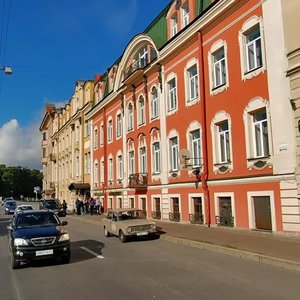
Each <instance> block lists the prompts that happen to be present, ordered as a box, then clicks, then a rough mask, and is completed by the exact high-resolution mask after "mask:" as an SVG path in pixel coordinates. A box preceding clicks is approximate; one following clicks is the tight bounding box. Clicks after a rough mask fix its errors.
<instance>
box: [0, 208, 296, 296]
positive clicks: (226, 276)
mask: <svg viewBox="0 0 300 300" xmlns="http://www.w3.org/2000/svg"><path fill="white" fill-rule="evenodd" d="M95 217H96V216H95ZM9 219H10V217H8V216H5V215H4V213H3V208H0V299H1V300H35V299H39V300H44V299H47V300H48V299H64V300H66V299H75V300H76V299H84V300H89V299H122V300H123V299H125V300H126V299H128V300H129V299H130V300H132V299H164V300H165V299H173V300H174V299H184V300H186V299H218V298H222V299H243V300H246V299H251V300H253V299H256V300H257V299H272V300H274V299H289V300H290V299H299V295H300V285H299V282H300V274H299V272H293V271H289V270H284V269H281V268H276V267H273V266H268V265H264V264H259V263H255V262H252V261H247V260H243V259H239V258H236V257H231V256H226V255H222V254H217V253H213V252H209V251H202V250H199V249H197V248H192V247H188V246H183V245H177V244H173V243H169V242H167V241H163V240H150V241H149V240H141V241H132V242H129V243H125V244H122V243H120V242H119V240H118V238H116V237H110V238H106V237H104V235H103V232H102V230H101V229H100V228H98V227H97V225H95V224H91V223H88V222H84V221H80V220H77V219H76V218H68V217H66V218H63V219H64V220H68V221H69V224H68V225H67V228H68V230H69V233H70V236H71V239H72V257H71V262H70V264H67V265H65V264H61V263H59V262H57V261H44V262H36V263H32V264H29V265H25V266H24V267H22V268H21V269H18V270H12V269H11V268H10V264H9V260H8V247H7V231H6V226H7V224H8V223H9Z"/></svg>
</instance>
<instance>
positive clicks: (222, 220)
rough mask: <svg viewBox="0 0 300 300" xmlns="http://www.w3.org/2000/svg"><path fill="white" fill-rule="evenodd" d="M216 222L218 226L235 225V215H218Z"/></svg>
mask: <svg viewBox="0 0 300 300" xmlns="http://www.w3.org/2000/svg"><path fill="white" fill-rule="evenodd" d="M216 223H217V225H218V226H228V227H233V226H234V217H232V216H216Z"/></svg>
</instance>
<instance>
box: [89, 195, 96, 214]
mask: <svg viewBox="0 0 300 300" xmlns="http://www.w3.org/2000/svg"><path fill="white" fill-rule="evenodd" d="M94 213H95V200H94V199H93V198H91V199H90V214H91V215H93V214H94Z"/></svg>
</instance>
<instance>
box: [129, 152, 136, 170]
mask: <svg viewBox="0 0 300 300" xmlns="http://www.w3.org/2000/svg"><path fill="white" fill-rule="evenodd" d="M128 174H129V175H133V174H135V158H134V150H129V151H128Z"/></svg>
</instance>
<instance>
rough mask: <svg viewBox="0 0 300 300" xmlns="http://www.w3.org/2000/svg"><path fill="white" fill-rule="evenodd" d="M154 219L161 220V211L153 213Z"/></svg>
mask: <svg viewBox="0 0 300 300" xmlns="http://www.w3.org/2000/svg"><path fill="white" fill-rule="evenodd" d="M152 218H153V219H156V220H160V219H161V211H159V210H157V211H153V212H152Z"/></svg>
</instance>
